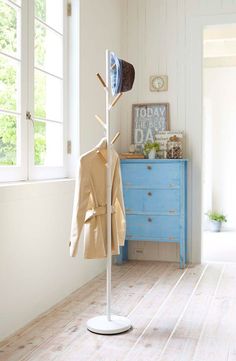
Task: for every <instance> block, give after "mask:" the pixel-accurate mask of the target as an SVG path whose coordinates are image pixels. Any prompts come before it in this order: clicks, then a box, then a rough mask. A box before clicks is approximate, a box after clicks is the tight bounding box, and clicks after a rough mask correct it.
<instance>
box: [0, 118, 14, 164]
mask: <svg viewBox="0 0 236 361" xmlns="http://www.w3.org/2000/svg"><path fill="white" fill-rule="evenodd" d="M16 134H17V122H16V117H15V116H14V115H5V114H4V115H3V114H0V165H16Z"/></svg>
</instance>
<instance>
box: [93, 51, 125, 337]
mask: <svg viewBox="0 0 236 361" xmlns="http://www.w3.org/2000/svg"><path fill="white" fill-rule="evenodd" d="M110 72H111V63H110V51H109V50H106V82H105V81H104V80H103V78H102V77H101V75H100V74H99V73H98V74H97V77H98V79H99V81H100V82H101V84H102V86H103V88H104V90H105V93H106V123H104V122H103V120H102V119H101V118H100V117H99V116H98V115H95V118H96V119H97V120H98V122H99V123H100V124H101V125H102V126H103V128H104V129H105V130H106V138H107V160H106V167H107V193H106V196H107V310H106V311H107V312H106V315H102V316H97V317H93V318H91V319H89V320H88V321H87V328H88V330H89V331H92V332H95V333H98V334H102V335H111V334H117V333H122V332H125V331H127V330H129V329H130V328H131V322H130V320H129V319H128V318H126V317H122V316H116V315H112V314H111V267H112V252H111V211H112V205H111V191H112V184H111V167H112V159H111V144H112V143H114V142H115V141H116V139H117V138H118V137H119V135H120V133H119V132H118V133H117V134H116V135H115V137H114V138H113V139H112V140H111V132H110V111H111V109H112V108H113V107H114V106H115V104H116V103H117V101H118V100H119V98H120V97H121V95H122V93H119V94H118V95H117V96H116V97H115V98H114V99H113V101H112V102H111V103H110V99H111V96H110V94H111V90H110ZM99 155H100V156H101V157H102V154H101V153H99ZM103 160H104V159H103Z"/></svg>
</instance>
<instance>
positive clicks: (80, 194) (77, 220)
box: [70, 159, 90, 257]
mask: <svg viewBox="0 0 236 361" xmlns="http://www.w3.org/2000/svg"><path fill="white" fill-rule="evenodd" d="M89 195H90V186H89V178H88V172H86V168H85V164H84V160H83V159H80V162H79V167H78V174H77V177H76V184H75V194H74V204H73V214H72V223H71V233H70V255H71V256H72V257H75V256H76V255H77V253H78V247H79V239H80V235H81V231H82V229H83V225H84V220H85V215H86V211H87V205H88V201H89Z"/></svg>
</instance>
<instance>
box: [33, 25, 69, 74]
mask: <svg viewBox="0 0 236 361" xmlns="http://www.w3.org/2000/svg"><path fill="white" fill-rule="evenodd" d="M35 66H37V67H41V68H43V69H45V70H46V71H47V72H49V73H52V74H55V75H57V76H60V77H62V36H61V35H59V34H57V33H55V32H54V31H53V30H50V29H48V28H46V27H45V26H44V25H42V24H41V23H40V22H38V21H37V20H35Z"/></svg>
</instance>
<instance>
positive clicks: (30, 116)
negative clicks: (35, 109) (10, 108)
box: [26, 111, 32, 120]
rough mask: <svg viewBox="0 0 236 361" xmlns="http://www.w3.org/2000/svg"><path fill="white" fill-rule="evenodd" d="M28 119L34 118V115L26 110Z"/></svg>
mask: <svg viewBox="0 0 236 361" xmlns="http://www.w3.org/2000/svg"><path fill="white" fill-rule="evenodd" d="M26 119H29V120H32V115H31V113H30V112H29V111H27V112H26Z"/></svg>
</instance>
